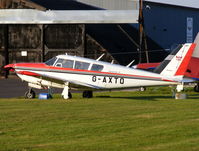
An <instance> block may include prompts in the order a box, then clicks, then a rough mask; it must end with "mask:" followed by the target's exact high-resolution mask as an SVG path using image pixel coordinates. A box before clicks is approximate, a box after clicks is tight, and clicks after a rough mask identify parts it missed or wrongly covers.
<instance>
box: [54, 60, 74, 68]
mask: <svg viewBox="0 0 199 151" xmlns="http://www.w3.org/2000/svg"><path fill="white" fill-rule="evenodd" d="M73 64H74V61H73V60H66V59H58V61H57V62H56V65H55V66H56V67H62V68H73Z"/></svg>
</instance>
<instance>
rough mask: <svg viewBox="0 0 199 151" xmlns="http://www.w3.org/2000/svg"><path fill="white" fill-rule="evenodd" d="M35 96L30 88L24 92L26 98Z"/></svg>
mask: <svg viewBox="0 0 199 151" xmlns="http://www.w3.org/2000/svg"><path fill="white" fill-rule="evenodd" d="M35 96H36V93H35V91H33V90H32V89H31V88H30V89H29V90H28V91H27V92H26V93H25V98H26V99H34V98H35Z"/></svg>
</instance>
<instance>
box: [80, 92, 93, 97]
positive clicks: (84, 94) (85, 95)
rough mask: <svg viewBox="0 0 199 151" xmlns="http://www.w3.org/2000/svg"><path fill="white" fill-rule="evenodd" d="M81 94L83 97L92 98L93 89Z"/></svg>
mask: <svg viewBox="0 0 199 151" xmlns="http://www.w3.org/2000/svg"><path fill="white" fill-rule="evenodd" d="M82 96H83V98H92V97H93V91H84V92H83V95H82Z"/></svg>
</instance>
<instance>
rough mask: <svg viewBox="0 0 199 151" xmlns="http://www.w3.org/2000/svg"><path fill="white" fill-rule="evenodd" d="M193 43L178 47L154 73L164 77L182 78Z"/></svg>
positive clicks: (193, 46)
mask: <svg viewBox="0 0 199 151" xmlns="http://www.w3.org/2000/svg"><path fill="white" fill-rule="evenodd" d="M195 46H196V45H195V44H194V43H187V44H184V45H179V46H178V47H177V48H176V49H175V50H174V51H173V52H172V53H171V54H170V55H168V56H167V57H166V59H165V60H164V61H163V62H162V63H161V64H160V65H159V66H158V67H157V68H156V69H155V71H154V72H156V73H159V74H161V75H165V76H183V75H184V74H185V72H186V70H187V67H188V64H189V61H190V59H191V56H192V54H193V51H194V48H195Z"/></svg>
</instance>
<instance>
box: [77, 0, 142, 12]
mask: <svg viewBox="0 0 199 151" xmlns="http://www.w3.org/2000/svg"><path fill="white" fill-rule="evenodd" d="M77 1H79V2H82V3H85V4H89V5H92V6H96V7H99V8H105V9H108V10H135V9H138V8H139V7H138V6H139V1H138V0H77Z"/></svg>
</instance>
